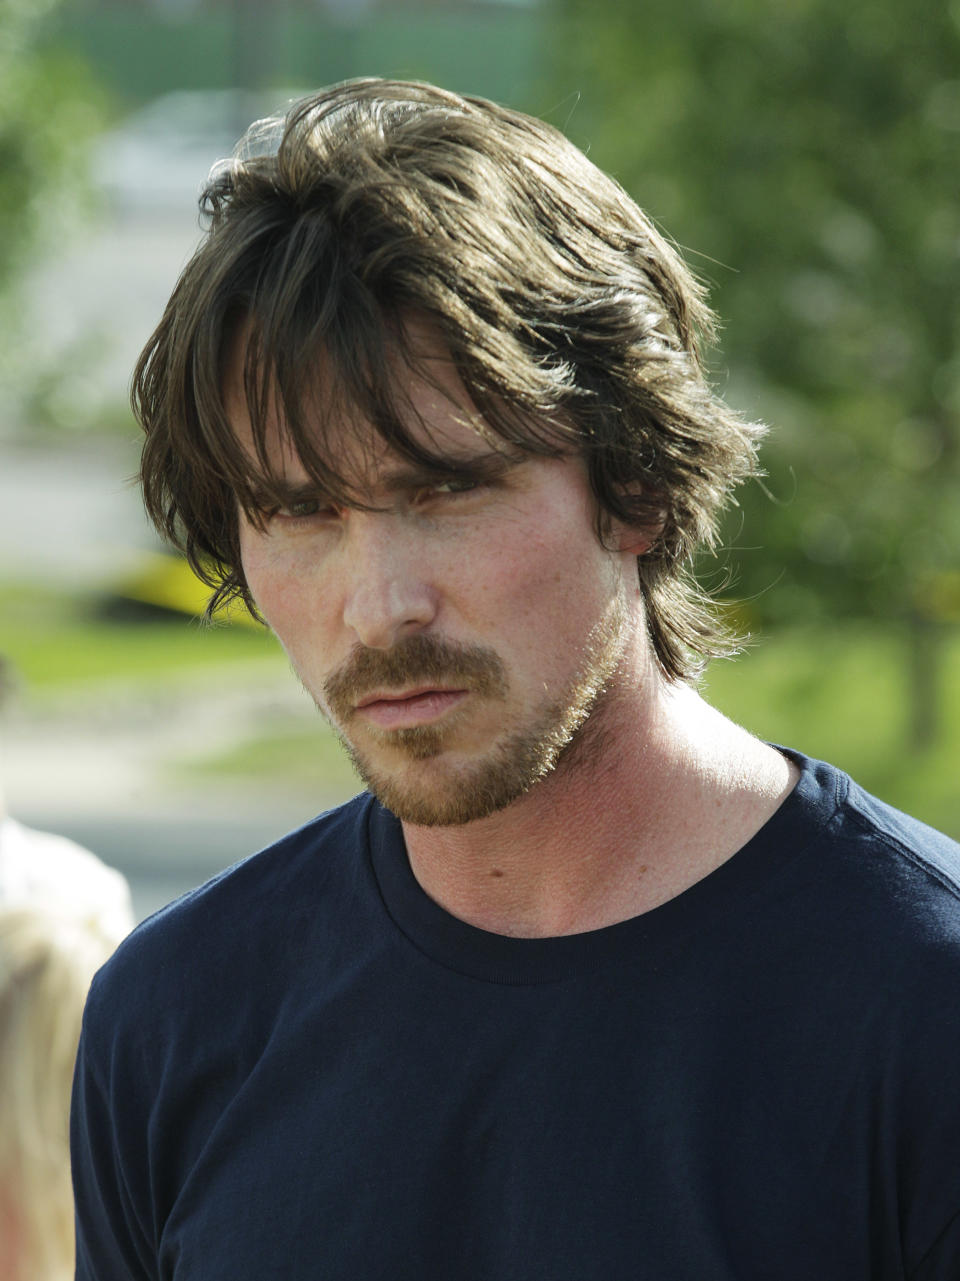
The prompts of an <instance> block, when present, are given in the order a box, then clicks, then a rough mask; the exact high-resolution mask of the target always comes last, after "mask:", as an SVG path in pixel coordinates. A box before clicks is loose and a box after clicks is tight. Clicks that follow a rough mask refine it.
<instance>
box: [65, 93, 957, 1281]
mask: <svg viewBox="0 0 960 1281" xmlns="http://www.w3.org/2000/svg"><path fill="white" fill-rule="evenodd" d="M278 134H279V136H278ZM205 205H206V208H207V210H208V212H209V214H210V216H211V223H210V229H209V233H208V235H207V238H206V240H205V242H204V243H203V244H202V246H201V247H200V249H199V250H198V251H197V253H196V255H195V257H194V258H193V259H192V261H191V262H190V263H189V265H188V266H187V268H186V270H185V271H184V274H183V276H182V278H181V280H180V282H179V284H178V285H177V288H176V290H175V292H174V294H173V297H172V298H171V301H170V304H169V306H168V309H167V312H166V315H165V316H164V319H163V321H162V322H161V324H160V327H159V328H158V330H157V332H156V333H155V335H154V336H153V338H152V340H151V342H150V344H149V346H148V348H147V350H146V352H145V353H144V356H143V358H142V360H141V363H140V366H139V368H138V371H137V374H136V379H135V403H136V406H137V411H138V413H139V416H140V418H141V421H142V423H143V426H144V428H145V431H146V435H147V440H146V447H145V454H144V462H143V479H144V485H145V493H146V500H147V504H148V507H149V510H150V511H151V513H152V514H153V516H154V519H155V520H156V521H157V522H158V524H159V525H160V527H161V528H162V529H163V530H165V532H166V533H167V534H168V535H170V536H171V537H172V538H173V539H174V540H175V541H177V542H178V543H179V544H180V545H181V546H182V547H184V548H185V550H186V551H187V553H188V555H189V556H190V557H191V559H192V560H193V562H194V564H195V565H196V566H197V567H198V568H199V569H201V571H202V572H203V573H205V574H206V575H207V577H208V581H210V582H211V585H212V586H214V587H215V589H216V590H215V594H214V601H213V603H214V605H216V604H217V603H218V602H220V601H222V600H224V599H225V598H227V597H230V596H233V595H239V596H240V597H242V598H243V599H244V600H245V601H246V602H247V604H248V605H249V606H250V607H251V608H253V609H255V610H257V611H259V613H260V614H261V615H262V617H263V618H264V619H265V620H266V621H267V622H268V623H269V625H270V626H271V627H272V628H273V629H274V630H275V632H276V633H277V635H278V636H279V638H280V640H281V641H282V643H283V645H284V646H285V648H286V651H287V653H288V655H289V657H290V660H291V662H292V664H293V666H294V668H295V669H296V671H297V673H298V675H299V677H300V679H301V680H302V682H303V683H304V685H305V686H306V688H307V689H308V690H309V691H310V693H311V694H312V695H313V697H314V699H315V700H316V702H317V704H318V706H319V707H320V709H321V710H322V711H323V712H324V713H325V715H326V716H327V717H329V719H330V720H331V722H332V723H333V725H334V726H335V727H336V728H337V730H338V731H339V733H340V734H341V736H342V738H343V740H344V742H345V743H346V745H347V747H348V749H349V751H350V752H351V754H352V756H353V758H354V760H355V762H356V765H357V768H358V770H359V772H360V774H361V776H362V777H363V779H364V780H365V782H366V783H367V785H368V787H369V789H370V792H371V793H372V795H371V794H365V795H363V796H360V797H358V798H357V799H355V800H354V801H352V802H350V803H349V804H347V805H346V806H344V807H342V808H340V809H339V810H336V811H334V812H333V813H330V814H327V815H324V816H322V817H321V818H319V819H318V820H316V821H315V822H314V823H311V824H309V825H307V826H306V827H305V828H303V829H302V830H300V831H299V832H295V833H293V834H292V835H291V836H289V837H287V838H286V839H285V840H283V841H281V842H280V843H279V844H278V845H277V846H275V847H274V848H272V849H270V850H267V851H265V852H263V853H260V854H257V855H255V856H254V857H252V858H250V859H248V860H247V861H245V862H243V863H240V864H239V865H238V866H236V867H235V868H233V869H232V870H230V871H229V872H226V873H225V874H223V875H222V876H220V877H218V878H217V879H215V880H214V881H213V882H211V883H210V884H208V885H207V886H205V887H204V888H202V889H200V890H198V891H197V892H195V893H193V894H191V895H189V896H187V898H186V899H184V900H181V901H180V902H179V903H176V904H174V905H173V906H172V907H170V908H168V909H166V910H165V911H163V912H161V913H160V914H159V915H157V916H156V917H154V918H153V919H152V920H150V921H148V922H147V923H146V924H145V925H144V926H142V927H141V928H140V929H139V930H138V931H137V932H136V933H135V934H134V936H133V937H132V938H131V939H130V940H129V941H128V943H127V944H125V945H124V946H123V947H122V948H121V949H120V952H119V953H118V955H117V956H116V957H115V958H114V960H113V961H112V962H111V964H110V965H108V966H107V967H106V969H105V970H104V971H103V972H102V974H101V976H100V978H99V979H98V981H97V982H96V984H95V986H94V990H93V992H92V995H91V998H90V1000H89V1002H88V1007H87V1014H86V1025H85V1032H84V1038H83V1044H82V1047H81V1052H80V1056H79V1065H78V1072H77V1078H76V1085H75V1109H74V1134H73V1141H74V1163H75V1186H76V1195H77V1207H78V1256H79V1267H78V1276H79V1277H81V1278H94V1277H95V1278H98V1279H99V1281H106V1279H107V1278H109V1279H110V1281H114V1278H132V1277H136V1278H146V1277H150V1278H157V1277H163V1278H177V1279H178V1281H183V1279H184V1278H203V1281H215V1279H217V1278H221V1277H222V1278H230V1279H231V1281H233V1279H235V1278H238V1277H250V1278H254V1277H256V1278H258V1281H260V1279H261V1278H266V1277H277V1278H281V1277H282V1278H284V1281H298V1279H299V1278H311V1281H313V1279H314V1278H320V1277H322V1278H364V1279H365V1281H368V1279H372V1278H384V1279H385V1278H390V1279H391V1281H393V1279H395V1278H417V1279H418V1281H422V1279H424V1278H429V1279H433V1278H437V1279H440V1278H443V1279H444V1281H450V1279H452V1278H456V1279H457V1281H464V1279H467V1281H469V1279H476V1281H481V1279H482V1281H489V1279H490V1278H509V1279H510V1281H513V1279H514V1278H523V1279H525V1281H526V1279H533V1278H536V1279H537V1281H562V1279H564V1278H570V1279H571V1281H573V1279H576V1281H587V1279H590V1281H613V1279H615V1278H627V1277H629V1278H636V1277H642V1278H651V1281H653V1279H655V1281H667V1279H669V1281H674V1279H677V1278H690V1279H691V1281H694V1279H695V1281H706V1279H707V1278H725V1279H726V1278H729V1279H731V1281H732V1279H733V1278H736V1279H737V1281H744V1279H745V1278H777V1279H778V1281H784V1279H787V1278H797V1281H800V1279H801V1278H802V1281H811V1279H813V1278H816V1279H817V1281H834V1279H836V1281H840V1279H841V1278H842V1281H853V1279H854V1278H862V1279H863V1281H867V1279H868V1278H869V1279H870V1281H881V1279H886V1278H903V1277H910V1278H914V1279H915V1281H917V1279H920V1278H922V1279H923V1281H931V1279H932V1278H940V1279H941V1281H945V1279H946V1278H947V1277H951V1278H954V1279H955V1278H956V1277H957V1276H958V1275H960V1157H958V1153H960V1097H958V1089H957V1086H956V1083H955V1076H956V1063H957V1054H958V1050H960V1014H958V1006H957V993H958V991H960V904H958V888H957V887H958V873H960V851H958V849H957V847H956V846H955V845H953V844H952V843H951V842H949V841H948V840H947V839H946V838H944V837H941V836H939V835H937V834H936V833H933V832H931V831H929V830H928V829H926V828H924V827H922V826H921V825H920V824H918V823H916V822H914V821H913V820H911V819H908V818H906V817H905V816H902V815H899V814H897V813H895V812H894V811H892V810H890V809H888V808H887V807H885V806H884V805H882V804H881V803H880V802H878V801H876V800H874V799H872V798H870V797H868V796H866V795H865V794H864V793H863V792H861V791H860V790H859V789H858V788H857V787H856V786H855V785H854V784H853V783H852V782H851V781H850V780H849V779H848V778H846V777H845V776H844V775H842V774H840V773H838V772H837V771H836V770H834V769H832V768H830V767H829V766H827V765H823V764H820V763H817V762H813V761H810V760H807V759H806V758H804V757H803V756H801V755H799V754H797V753H795V752H790V751H781V750H779V749H774V748H773V747H771V746H769V745H767V744H764V743H761V742H759V741H757V740H756V739H754V738H752V737H751V736H750V735H749V734H747V733H746V732H744V731H743V730H742V729H740V728H738V727H737V726H735V725H732V724H730V723H729V722H728V721H726V720H725V719H724V718H723V717H721V716H720V715H719V714H718V713H717V712H715V711H714V710H712V709H711V708H709V707H708V706H707V705H706V704H705V703H704V702H703V701H702V700H701V699H700V697H699V696H698V694H697V692H696V689H695V678H696V674H697V672H698V670H699V666H700V664H701V663H702V662H703V661H704V660H705V659H706V658H709V657H710V656H712V655H714V654H716V653H719V652H723V650H724V648H725V647H726V646H728V644H729V642H728V641H727V639H726V638H725V637H724V636H723V635H722V634H721V632H720V630H719V628H718V625H717V622H716V619H715V617H714V615H713V613H712V611H711V610H710V607H709V601H707V600H706V599H704V597H703V596H702V595H701V594H700V592H699V590H698V589H697V587H696V586H695V584H694V583H693V581H692V579H691V578H690V577H689V574H688V567H689V564H690V560H691V557H692V555H693V554H694V552H695V551H696V550H697V549H698V548H700V547H702V546H704V545H707V546H709V545H710V543H711V541H712V538H713V535H714V531H715V528H716V521H717V516H718V512H719V510H720V509H721V507H722V506H723V504H724V502H725V500H726V499H727V497H728V496H729V494H730V491H731V490H732V488H733V487H734V486H735V484H736V483H737V482H738V481H739V480H741V479H742V478H743V477H745V476H747V475H750V474H751V473H752V472H753V471H754V470H755V465H756V464H755V455H754V450H755V446H756V442H757V437H758V432H757V429H756V428H754V427H752V426H751V425H749V424H747V423H744V422H743V421H742V420H741V419H740V418H738V417H737V416H736V415H735V414H734V413H733V412H731V410H730V409H729V408H728V407H726V406H725V405H724V404H723V403H722V402H721V401H719V400H718V399H717V398H716V397H715V396H714V395H713V393H712V392H711V390H710V389H709V387H708V385H707V383H706V380H705V378H704V374H703V370H702V366H701V363H700V358H699V352H698V346H697V342H698V335H699V334H701V333H703V332H705V331H706V330H707V329H708V327H709V313H708V311H707V310H706V307H705V305H704V303H703V300H702V297H701V294H700V291H699V290H698V288H697V286H696V285H695V283H694V282H693V280H692V278H691V277H690V275H689V273H688V272H687V270H686V268H685V267H684V266H683V264H682V262H681V261H680V260H679V258H678V256H677V255H676V253H675V252H674V251H673V250H672V249H671V248H670V247H669V246H668V245H667V244H666V243H665V242H664V241H663V239H662V238H661V237H660V236H659V235H658V234H657V233H656V232H655V231H654V229H653V228H652V226H651V224H650V223H649V221H648V220H647V219H646V218H645V216H644V215H643V214H642V213H641V212H640V211H639V210H638V209H637V208H636V206H635V205H634V204H633V203H632V202H631V201H630V200H629V199H628V198H627V197H626V196H625V195H624V193H623V192H622V191H621V190H620V189H619V187H617V185H616V184H615V183H614V182H613V181H611V180H610V179H609V178H607V177H605V176H603V175H602V174H600V173H599V172H598V171H597V170H596V169H595V168H594V167H593V166H592V165H591V164H590V163H589V162H588V161H587V160H586V159H585V157H583V156H582V155H581V154H580V153H579V152H578V151H577V150H576V149H575V148H573V147H572V146H571V145H570V144H569V143H568V142H566V141H565V140H564V139H563V138H562V137H561V136H560V135H559V134H558V133H556V132H555V131H554V130H553V129H552V128H549V127H548V126H546V125H543V124H540V123H538V122H536V121H533V120H530V119H528V118H527V117H525V116H521V115H518V114H516V113H512V112H509V111H505V110H502V109H500V108H498V107H495V106H493V105H492V104H490V103H485V102H482V101H478V100H476V99H468V98H461V97H458V96H456V95H453V94H449V93H445V92H443V91H441V90H439V89H434V88H431V87H429V86H426V85H414V84H403V83H389V82H382V81H369V80H368V81H358V82H351V83H347V84H344V85H340V86H337V87H335V88H333V89H330V90H327V91H325V92H322V93H320V94H318V95H316V96H315V97H313V98H311V99H308V100H306V101H304V102H303V103H301V104H300V105H299V106H297V107H295V108H294V109H293V110H292V111H291V113H290V115H289V116H288V118H287V120H286V121H285V123H284V124H283V126H282V128H279V129H278V126H277V124H276V123H275V122H274V123H273V124H270V123H268V124H266V125H264V126H261V127H259V128H257V129H255V130H254V131H253V133H252V135H251V137H250V139H249V140H248V142H247V144H246V146H245V147H244V148H243V149H242V150H241V152H240V154H239V158H238V159H236V160H234V161H233V162H232V163H231V164H229V165H227V166H225V167H223V168H221V170H220V172H219V173H218V174H217V175H216V176H215V177H214V179H213V181H212V183H211V185H210V186H209V188H208V191H207V193H206V197H205Z"/></svg>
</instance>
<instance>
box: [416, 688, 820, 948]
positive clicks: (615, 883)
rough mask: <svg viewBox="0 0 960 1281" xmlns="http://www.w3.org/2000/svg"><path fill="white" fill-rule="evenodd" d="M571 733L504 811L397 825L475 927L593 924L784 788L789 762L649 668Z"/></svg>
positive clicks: (722, 843) (699, 869) (428, 886)
mask: <svg viewBox="0 0 960 1281" xmlns="http://www.w3.org/2000/svg"><path fill="white" fill-rule="evenodd" d="M588 726H589V730H588V732H587V733H586V734H585V737H584V741H583V743H582V744H578V745H577V747H576V748H575V749H574V750H573V751H572V752H571V753H570V754H569V756H568V758H567V759H565V760H564V761H562V762H561V763H560V765H559V766H558V767H557V769H556V770H555V771H554V772H553V774H551V775H550V776H549V777H548V778H546V779H544V780H543V781H542V782H540V783H538V784H536V785H535V786H534V787H533V788H532V789H531V790H530V792H528V793H527V794H526V795H525V796H523V797H521V798H520V800H518V801H516V802H514V803H513V804H512V805H510V806H508V807H507V808H506V809H504V810H502V811H500V812H498V813H495V814H491V815H490V816H489V817H487V818H484V819H479V820H477V821H475V822H472V823H467V824H464V825H462V826H460V827H416V826H413V825H409V824H405V825H404V836H405V838H406V843H407V850H408V853H409V857H410V863H411V867H412V869H413V872H414V875H415V876H416V878H417V880H418V881H419V883H420V885H421V886H422V888H423V889H424V891H425V892H426V893H427V894H428V895H429V896H430V897H431V898H433V899H434V900H435V901H436V902H437V903H439V904H440V905H441V906H442V907H444V908H445V909H446V910H447V911H449V912H450V913H452V915H454V916H457V917H459V918H460V919H461V920H465V921H467V922H469V923H470V924H472V925H476V926H478V927H479V928H481V929H485V930H489V931H491V932H493V933H497V934H504V935H511V936H516V937H548V936H555V935H561V934H577V933H582V932H584V931H587V930H594V929H600V928H602V927H604V926H606V925H612V924H615V923H616V922H618V921H622V920H627V919H629V918H630V917H633V916H637V915H640V914H641V913H642V912H645V911H649V910H650V909H651V908H653V907H656V906H658V905H659V904H661V903H663V902H666V901H667V900H668V899H670V898H673V897H675V896H676V895H677V894H679V893H681V892H682V891H683V890H685V889H687V888H689V886H690V885H692V884H694V883H695V882H696V881H698V880H700V879H701V878H702V877H704V876H706V875H708V874H709V873H710V872H711V871H713V870H714V869H715V868H716V867H718V866H719V865H720V864H721V863H723V862H725V861H726V860H727V859H728V858H730V857H731V856H732V855H733V854H735V853H736V851H737V850H738V849H740V848H741V847H742V846H743V845H744V844H745V843H746V841H747V840H749V839H750V837H751V836H753V835H754V834H755V833H756V832H757V831H758V830H759V829H760V827H762V826H763V824H764V823H765V822H766V821H767V820H768V819H769V818H770V817H771V816H772V814H773V813H774V812H775V811H776V809H777V808H779V806H780V805H781V804H782V802H783V800H784V799H785V798H786V796H787V795H788V794H789V792H790V791H791V790H792V788H793V786H794V784H795V782H796V777H797V772H796V770H795V768H794V767H793V766H792V765H791V764H789V763H788V762H787V761H786V759H785V758H784V757H783V756H781V755H780V753H778V752H776V751H774V750H773V749H772V748H769V747H767V746H766V745H765V744H763V743H761V742H759V741H758V740H756V739H755V738H753V737H752V736H751V735H749V734H747V733H746V732H745V731H744V730H742V729H740V728H739V727H738V726H736V725H733V724H732V723H731V722H730V721H728V720H726V718H725V717H723V716H721V715H720V713H719V712H717V711H715V710H714V709H713V708H711V707H709V706H708V705H707V704H706V703H705V702H704V701H703V700H702V699H701V698H700V697H699V695H697V694H696V693H695V692H694V691H693V690H691V689H690V688H689V687H687V686H683V685H674V684H671V683H669V682H667V681H665V680H664V679H663V678H662V677H661V676H660V675H659V673H653V672H649V671H648V672H646V673H645V679H644V680H643V681H641V682H639V683H638V684H634V686H633V690H632V691H631V692H630V693H629V694H627V695H624V694H622V693H618V692H616V691H614V692H612V693H611V694H610V695H608V697H607V698H606V700H605V701H604V703H603V704H602V706H601V707H599V708H598V709H597V710H596V712H595V713H594V715H593V716H592V717H591V720H590V722H588Z"/></svg>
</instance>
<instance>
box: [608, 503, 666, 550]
mask: <svg viewBox="0 0 960 1281" xmlns="http://www.w3.org/2000/svg"><path fill="white" fill-rule="evenodd" d="M666 523H667V509H666V507H660V508H658V509H654V511H653V512H651V513H650V515H649V516H648V518H647V519H646V520H644V521H643V522H642V523H640V522H638V521H637V522H635V521H630V522H627V521H622V520H614V521H612V523H611V529H610V545H611V546H612V547H613V548H614V549H615V550H616V551H618V552H622V553H623V554H624V555H629V556H645V555H646V554H647V552H649V551H650V549H651V547H654V546H655V545H656V543H657V541H658V540H659V539H660V537H661V535H662V534H663V531H664V528H665V527H666Z"/></svg>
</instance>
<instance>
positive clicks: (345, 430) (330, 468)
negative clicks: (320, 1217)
mask: <svg viewBox="0 0 960 1281" xmlns="http://www.w3.org/2000/svg"><path fill="white" fill-rule="evenodd" d="M256 338H257V336H256V332H255V329H254V327H253V325H252V324H251V322H249V321H247V322H245V323H244V324H243V325H241V326H240V327H239V328H238V329H237V332H236V334H235V335H234V337H233V339H232V340H231V341H230V343H229V344H228V347H227V351H226V358H225V361H224V367H223V404H224V408H225V411H226V414H227V418H228V421H229V425H230V429H231V431H232V433H233V435H234V436H235V438H236V440H237V442H238V443H239V445H240V448H241V450H242V451H243V453H244V455H245V456H246V459H247V461H248V464H249V465H250V466H251V467H252V469H253V471H254V472H255V474H258V475H259V476H260V477H261V478H262V479H263V480H264V481H266V482H268V483H270V482H273V481H278V482H281V483H282V482H289V481H291V480H295V481H302V480H303V479H304V478H306V477H310V478H312V479H314V480H316V481H317V482H318V483H322V484H324V485H325V486H326V487H328V488H356V489H367V488H369V487H370V485H371V484H372V483H375V482H376V479H377V478H378V476H379V475H380V474H382V473H383V472H384V471H385V470H387V469H389V468H391V467H393V466H395V464H396V463H397V462H398V461H400V460H403V461H405V462H407V463H419V464H420V465H421V466H433V467H441V466H442V465H443V464H444V463H449V464H451V465H457V464H461V465H462V464H465V463H468V462H471V461H475V460H477V459H482V458H483V457H489V456H491V455H501V454H505V453H507V452H508V451H507V446H506V443H505V442H504V441H503V440H502V439H501V438H499V437H498V436H497V435H496V434H495V433H494V432H492V431H491V430H490V429H489V427H488V426H487V424H486V423H485V422H484V420H483V418H482V416H481V414H480V412H479V410H478V409H477V407H476V405H475V404H474V402H473V400H472V399H471V396H470V393H469V391H468V390H467V388H466V386H465V385H464V382H463V379H462V378H461V376H460V373H459V371H458V369H457V367H456V364H455V362H454V361H453V359H452V357H451V355H450V353H449V351H448V349H447V347H446V345H445V344H444V343H443V341H442V339H441V338H440V337H439V335H438V333H437V331H436V329H435V327H434V326H432V325H431V324H430V323H429V322H427V321H423V320H416V319H414V320H410V321H407V322H406V324H405V325H404V332H403V338H402V342H400V341H398V342H397V343H396V344H395V345H394V346H393V347H392V348H391V349H390V350H389V351H388V353H387V359H386V361H385V363H384V367H383V368H382V369H381V370H378V371H377V373H376V375H372V376H371V385H370V388H369V394H368V395H365V396H363V397H362V398H361V397H360V396H358V395H357V392H356V388H355V387H352V386H351V384H350V382H349V380H348V379H347V377H346V376H345V375H344V372H343V370H342V369H341V367H340V366H339V365H338V363H337V361H335V360H334V359H333V357H332V355H331V353H330V352H329V351H328V350H327V349H325V348H323V347H320V348H318V349H317V350H316V351H315V352H314V353H312V355H311V357H310V361H309V368H308V369H307V370H306V376H305V377H300V378H299V379H298V380H297V394H294V395H291V394H290V389H289V387H288V386H284V385H283V379H282V377H280V378H278V377H276V376H275V375H273V374H271V373H269V372H268V371H266V370H264V369H263V368H261V367H260V364H259V363H258V360H257V341H256ZM365 390H366V389H365Z"/></svg>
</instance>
